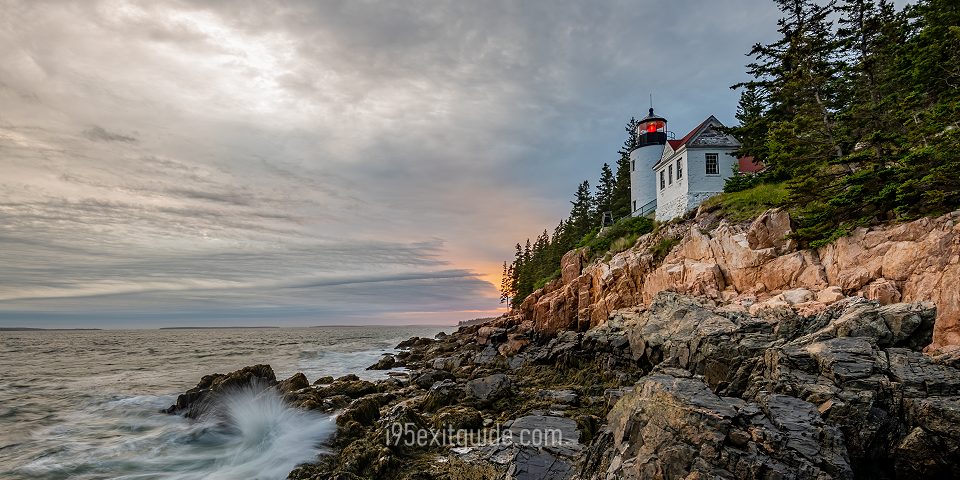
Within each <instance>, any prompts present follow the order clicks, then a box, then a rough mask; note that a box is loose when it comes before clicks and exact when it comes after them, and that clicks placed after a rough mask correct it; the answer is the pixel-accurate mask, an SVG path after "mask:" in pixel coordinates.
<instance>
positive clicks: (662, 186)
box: [660, 170, 667, 190]
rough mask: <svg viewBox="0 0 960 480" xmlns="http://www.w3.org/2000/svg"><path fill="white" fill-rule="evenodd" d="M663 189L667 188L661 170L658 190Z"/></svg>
mask: <svg viewBox="0 0 960 480" xmlns="http://www.w3.org/2000/svg"><path fill="white" fill-rule="evenodd" d="M664 188H667V181H666V180H664V177H663V170H660V190H663V189H664Z"/></svg>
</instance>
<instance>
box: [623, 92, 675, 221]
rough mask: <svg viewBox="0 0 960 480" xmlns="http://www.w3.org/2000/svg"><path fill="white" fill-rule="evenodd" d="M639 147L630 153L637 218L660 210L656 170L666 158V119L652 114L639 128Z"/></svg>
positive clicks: (633, 209) (633, 206) (632, 199)
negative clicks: (658, 164)
mask: <svg viewBox="0 0 960 480" xmlns="http://www.w3.org/2000/svg"><path fill="white" fill-rule="evenodd" d="M636 135H637V148H636V149H635V150H634V151H632V152H630V211H631V212H632V213H631V215H633V216H635V217H642V216H646V215H650V214H652V213H654V212H655V211H656V210H657V186H656V178H655V177H654V172H653V167H654V166H655V165H656V164H657V162H659V161H660V157H662V156H663V146H664V145H665V144H666V143H667V120H666V119H665V118H663V117H659V116H657V115H655V114H654V113H653V108H650V114H649V115H647V116H646V117H645V118H644V119H643V120H640V124H639V125H638V126H637V131H636Z"/></svg>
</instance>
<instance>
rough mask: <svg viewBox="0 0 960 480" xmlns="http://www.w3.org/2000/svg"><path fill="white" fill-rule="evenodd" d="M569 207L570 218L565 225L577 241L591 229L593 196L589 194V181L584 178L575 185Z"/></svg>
mask: <svg viewBox="0 0 960 480" xmlns="http://www.w3.org/2000/svg"><path fill="white" fill-rule="evenodd" d="M570 204H571V205H572V207H571V209H570V219H569V220H568V221H567V225H568V227H569V228H570V234H571V235H572V236H573V238H574V239H576V240H577V241H579V240H580V238H582V237H583V236H584V235H586V234H587V233H589V232H590V231H591V230H592V229H593V226H594V225H593V221H592V220H593V218H592V217H593V215H592V213H593V211H594V208H593V196H592V195H591V194H590V182H588V181H586V180H584V181H583V183H581V184H580V186H579V187H577V193H576V194H575V196H574V199H573V201H572V202H570Z"/></svg>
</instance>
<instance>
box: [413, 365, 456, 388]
mask: <svg viewBox="0 0 960 480" xmlns="http://www.w3.org/2000/svg"><path fill="white" fill-rule="evenodd" d="M454 378H455V377H454V376H453V374H452V373H450V372H446V371H443V370H435V369H428V370H423V371H421V372H420V373H418V374H416V375H414V376H413V383H414V384H416V385H417V386H418V387H420V388H422V389H425V390H426V389H429V388H430V387H432V386H433V384H434V383H437V382H440V381H443V380H453V379H454Z"/></svg>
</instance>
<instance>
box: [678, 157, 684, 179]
mask: <svg viewBox="0 0 960 480" xmlns="http://www.w3.org/2000/svg"><path fill="white" fill-rule="evenodd" d="M681 178H683V167H681V166H680V159H679V158H678V159H677V180H680V179H681Z"/></svg>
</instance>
